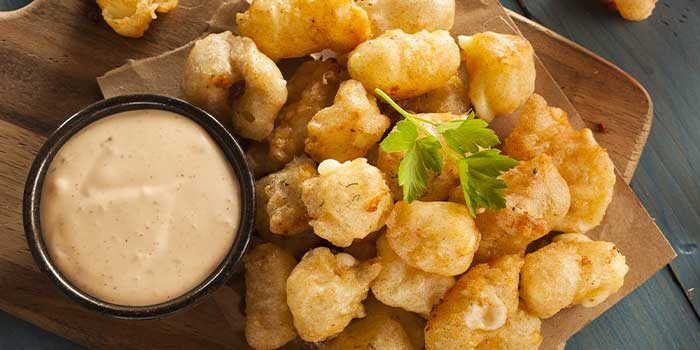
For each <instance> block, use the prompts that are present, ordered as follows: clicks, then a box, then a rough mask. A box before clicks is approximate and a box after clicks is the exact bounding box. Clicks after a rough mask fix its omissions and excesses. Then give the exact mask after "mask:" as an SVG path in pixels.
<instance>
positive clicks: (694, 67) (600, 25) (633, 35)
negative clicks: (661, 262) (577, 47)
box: [511, 0, 700, 313]
mask: <svg viewBox="0 0 700 350" xmlns="http://www.w3.org/2000/svg"><path fill="white" fill-rule="evenodd" d="M511 3H513V2H511ZM526 4H527V5H528V6H529V8H530V10H531V11H532V12H533V14H534V15H535V16H536V17H537V18H539V19H540V20H542V21H543V24H544V25H546V26H547V27H549V28H551V29H552V30H555V31H557V32H559V33H562V34H564V35H566V36H568V37H570V38H571V39H573V40H574V41H576V42H577V43H580V44H581V45H583V46H585V47H587V48H589V49H591V50H593V51H595V52H596V53H598V54H600V55H602V56H603V57H606V58H608V59H610V60H611V61H612V62H615V64H617V65H619V66H620V67H621V68H622V69H624V70H625V71H627V72H629V73H630V74H631V75H633V76H635V77H637V78H638V79H639V81H640V82H641V83H642V85H644V86H645V87H646V88H647V90H648V91H649V94H650V95H651V96H652V98H653V100H654V102H655V104H654V109H655V115H656V118H655V120H654V126H653V127H652V129H651V134H650V136H649V140H648V144H647V148H646V150H645V152H644V154H643V155H642V158H641V163H640V166H639V169H638V170H637V176H636V178H635V179H634V181H633V182H632V188H633V189H634V190H635V192H636V193H637V195H638V196H639V198H640V199H641V200H642V202H643V203H644V204H645V206H646V208H647V210H648V211H649V213H650V214H651V215H652V217H654V218H655V219H656V223H657V225H659V227H660V228H661V230H662V231H663V232H665V233H666V235H667V238H668V239H669V241H670V242H671V244H672V245H673V247H674V248H675V250H676V251H677V252H678V253H679V256H678V258H677V259H675V260H674V261H673V263H672V264H671V266H672V268H673V271H674V273H675V274H676V276H677V278H678V280H679V281H680V283H681V284H682V287H683V289H684V290H685V292H686V294H687V296H688V298H689V299H690V301H691V303H692V304H693V307H694V309H695V311H696V313H700V297H699V296H697V295H698V292H700V252H699V251H698V246H700V236H699V235H698V228H700V186H698V174H700V118H698V117H697V113H698V111H699V110H700V98H698V97H699V96H700V80H699V79H698V77H700V59H699V58H700V42H698V40H697V38H699V37H700V7H698V3H697V2H696V1H692V0H674V1H669V0H663V1H660V2H659V3H658V4H657V6H656V9H655V11H654V14H653V15H652V17H650V18H649V19H648V20H646V21H643V22H639V23H635V22H628V21H624V20H622V19H621V18H620V17H619V16H618V15H617V14H615V13H609V12H607V11H606V10H605V9H603V8H602V7H601V6H599V4H598V3H597V2H595V1H577V0H562V1H533V0H530V1H527V2H526ZM513 5H514V6H515V4H513Z"/></svg>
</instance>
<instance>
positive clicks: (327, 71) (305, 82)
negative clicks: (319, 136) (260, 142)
mask: <svg viewBox="0 0 700 350" xmlns="http://www.w3.org/2000/svg"><path fill="white" fill-rule="evenodd" d="M340 79H341V78H340V67H339V66H338V64H337V63H335V62H331V61H325V62H322V61H316V60H311V61H306V62H304V63H302V64H301V66H299V68H297V70H296V71H295V72H294V75H292V77H291V78H290V79H289V82H288V83H287V90H288V91H289V96H288V97H287V104H286V105H285V106H284V107H282V110H281V111H280V113H279V116H278V117H277V125H275V129H274V130H273V131H272V134H271V135H270V138H269V143H270V150H269V152H270V158H271V159H272V160H273V161H277V162H283V163H287V162H289V161H291V160H292V159H293V158H294V157H296V156H300V155H302V154H304V140H305V139H306V126H307V125H308V124H309V121H311V118H313V116H314V115H315V114H316V113H317V112H318V111H320V110H321V109H323V108H326V107H328V106H330V105H331V104H332V103H333V97H334V96H335V94H336V92H337V91H338V86H339V85H340Z"/></svg>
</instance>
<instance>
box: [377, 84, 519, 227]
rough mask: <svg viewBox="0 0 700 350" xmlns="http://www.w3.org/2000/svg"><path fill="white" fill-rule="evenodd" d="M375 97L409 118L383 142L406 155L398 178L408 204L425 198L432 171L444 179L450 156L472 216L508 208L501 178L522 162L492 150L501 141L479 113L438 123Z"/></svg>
mask: <svg viewBox="0 0 700 350" xmlns="http://www.w3.org/2000/svg"><path fill="white" fill-rule="evenodd" d="M374 92H375V93H376V94H377V96H379V97H381V98H382V99H384V100H385V101H386V102H387V103H388V104H389V105H391V107H393V108H394V109H395V110H396V111H397V112H399V114H401V116H403V117H404V119H403V120H401V121H399V122H398V123H397V124H396V129H395V130H394V131H392V132H391V133H389V135H387V137H385V138H384V140H382V142H381V143H380V147H381V148H382V150H383V151H384V152H387V153H392V152H405V155H404V157H403V159H402V160H401V163H400V164H399V179H398V180H399V185H400V186H401V188H402V190H403V197H404V200H406V201H408V202H409V203H410V202H412V201H414V200H415V199H417V198H418V197H420V196H421V195H422V194H423V191H424V190H425V188H426V187H427V186H428V171H432V172H434V173H435V174H439V173H440V172H441V171H442V168H443V166H444V164H445V156H447V157H449V158H451V159H453V160H454V161H455V162H456V164H457V170H458V171H459V180H460V184H461V187H462V193H463V194H464V200H465V201H466V204H467V208H469V212H470V213H471V215H472V216H476V210H477V208H480V207H483V208H492V209H501V208H504V207H505V204H506V203H505V198H504V194H503V189H505V188H506V187H507V185H506V183H505V181H503V180H501V179H499V178H498V176H500V175H501V174H502V173H503V172H505V171H508V170H509V169H511V168H513V167H515V166H516V165H518V162H517V161H516V160H514V159H512V158H510V157H508V156H506V155H503V154H501V151H500V150H498V149H496V148H492V147H493V146H496V145H498V144H499V143H500V141H499V140H498V136H497V135H496V133H495V132H494V131H493V130H491V129H489V127H488V123H486V122H485V121H483V120H481V119H476V118H475V115H474V112H470V113H469V114H467V118H466V119H464V120H453V121H449V122H446V123H437V122H434V121H432V120H427V119H424V118H421V117H420V116H418V115H415V114H412V113H408V112H406V111H405V110H404V109H403V108H401V106H399V105H398V104H396V102H394V100H392V99H391V97H389V96H388V95H387V94H386V93H384V91H382V90H380V89H375V90H374ZM424 124H428V125H432V126H434V127H435V129H436V130H437V132H438V133H439V134H440V135H442V137H443V139H444V140H445V144H447V147H446V148H444V147H443V146H442V144H441V143H440V141H439V140H438V139H437V137H435V136H434V135H433V134H432V133H431V132H429V131H428V130H427V129H426V128H425V127H424Z"/></svg>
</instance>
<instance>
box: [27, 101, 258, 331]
mask: <svg viewBox="0 0 700 350" xmlns="http://www.w3.org/2000/svg"><path fill="white" fill-rule="evenodd" d="M138 109H160V110H166V111H170V112H175V113H178V114H180V115H182V116H185V117H187V118H190V119H191V120H193V121H195V122H197V123H198V124H199V125H200V126H202V127H203V128H204V129H205V130H206V131H207V132H208V133H209V135H210V136H211V137H212V139H214V141H215V142H216V143H217V144H218V145H219V147H220V148H221V150H222V151H223V153H224V155H225V157H226V159H227V160H228V162H229V163H230V165H231V168H232V169H233V171H234V173H235V175H236V177H237V178H238V182H239V186H240V189H241V222H240V223H239V226H238V232H237V234H236V238H235V240H234V242H233V245H232V246H231V249H230V250H229V252H228V253H227V255H226V256H225V258H224V259H223V260H222V261H221V263H220V264H219V265H218V266H217V267H216V268H215V269H214V271H213V272H212V273H211V274H210V275H209V276H208V277H207V278H206V279H205V280H204V281H203V282H202V283H200V284H199V285H198V286H196V287H194V288H193V289H192V290H190V291H189V292H187V293H185V294H184V295H181V296H179V297H177V298H175V299H172V300H169V301H167V302H164V303H160V304H156V305H149V306H124V305H116V304H112V303H108V302H105V301H102V300H100V299H97V298H95V297H93V296H91V295H89V294H87V293H85V292H83V291H81V290H80V289H78V288H76V287H74V286H73V285H72V284H71V283H70V282H69V281H68V280H67V279H66V278H65V277H64V276H63V275H62V274H61V272H60V271H59V270H58V268H57V267H56V266H55V265H54V264H53V262H52V260H51V256H50V255H49V252H48V249H47V247H46V245H45V243H44V239H43V234H42V229H41V217H40V207H41V195H42V189H43V184H44V179H45V177H46V172H47V171H48V168H49V166H50V164H51V162H52V161H53V159H54V157H55V155H56V153H58V151H59V150H60V149H61V147H62V146H63V144H64V143H65V142H66V141H68V139H70V138H71V137H72V136H73V135H75V134H76V133H77V132H78V131H80V130H82V129H83V128H84V127H86V126H88V125H90V124H91V123H93V122H95V121H97V120H99V119H101V118H104V117H107V116H110V115H113V114H115V113H119V112H124V111H131V110H138ZM254 218H255V182H254V178H253V175H252V173H251V171H250V169H249V167H248V165H247V163H246V160H245V155H244V152H243V149H242V148H241V146H240V145H239V144H238V142H237V141H236V140H235V139H234V138H233V136H232V135H231V134H230V133H229V132H228V131H227V130H226V128H224V127H223V126H222V125H221V124H220V123H219V122H218V121H217V120H216V119H215V118H214V117H213V116H211V115H210V114H208V113H207V112H205V111H203V110H201V109H199V108H197V107H195V106H193V105H191V104H189V103H187V102H185V101H182V100H179V99H175V98H171V97H166V96H159V95H125V96H118V97H114V98H110V99H107V100H103V101H100V102H97V103H95V104H93V105H90V106H88V107H86V108H85V109H83V110H81V111H79V112H78V113H76V114H74V115H73V116H71V117H70V118H68V120H66V121H65V122H64V123H63V124H61V126H59V127H58V129H56V131H55V132H54V133H53V134H52V135H51V136H50V137H49V138H48V140H47V141H46V143H45V144H44V146H43V147H42V148H41V149H40V150H39V153H38V154H37V156H36V159H35V160H34V163H33V164H32V167H31V169H30V171H29V175H28V176H27V181H26V185H25V191H24V203H23V220H24V229H25V235H26V238H27V243H28V244H29V249H30V250H31V252H32V255H33V256H34V260H35V261H36V263H37V264H38V265H39V267H40V269H41V270H43V271H45V272H46V273H48V275H49V276H50V277H51V279H52V280H53V281H54V283H55V284H56V285H58V286H59V288H60V289H61V290H62V291H63V292H64V293H65V294H66V295H68V297H70V298H71V299H73V300H75V301H77V302H78V303H80V304H81V305H83V306H84V307H86V308H88V309H90V310H93V311H97V312H99V313H102V314H105V315H108V316H112V317H117V318H126V319H152V318H159V317H163V316H165V315H168V314H171V313H173V312H175V311H178V310H181V309H183V308H186V307H189V306H192V305H194V303H196V302H197V301H198V300H199V299H200V298H201V297H202V296H204V295H206V294H207V293H209V292H211V291H213V290H214V289H216V288H217V287H219V286H220V285H222V284H223V283H224V282H225V281H226V280H227V279H228V277H229V276H230V275H231V274H232V273H233V271H234V270H235V269H236V268H237V267H238V265H239V263H240V261H241V258H242V257H243V254H244V253H245V250H246V248H247V246H248V243H249V241H250V236H251V234H252V231H253V224H254V222H253V221H254Z"/></svg>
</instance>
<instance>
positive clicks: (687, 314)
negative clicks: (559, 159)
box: [0, 0, 700, 350]
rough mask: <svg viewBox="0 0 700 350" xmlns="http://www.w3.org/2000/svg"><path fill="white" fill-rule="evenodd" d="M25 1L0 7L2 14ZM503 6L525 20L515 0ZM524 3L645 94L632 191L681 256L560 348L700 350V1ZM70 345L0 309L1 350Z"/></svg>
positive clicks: (5, 0) (8, 0) (1, 1)
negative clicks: (610, 8)
mask: <svg viewBox="0 0 700 350" xmlns="http://www.w3.org/2000/svg"><path fill="white" fill-rule="evenodd" d="M30 1H31V0H0V10H7V9H14V8H18V7H21V6H22V5H24V4H26V3H28V2H30ZM457 1H459V0H457ZM502 2H503V4H504V5H505V6H506V7H508V8H510V9H512V10H515V11H517V12H519V13H521V14H523V13H524V12H523V10H522V8H521V7H520V6H519V5H518V1H516V0H503V1H502ZM522 2H523V3H524V5H525V6H527V8H528V9H529V13H530V14H531V15H532V16H533V17H534V19H536V20H537V21H539V22H541V23H542V24H544V25H545V26H547V27H549V28H551V29H553V30H554V31H556V32H558V33H560V34H562V35H564V36H566V37H569V38H570V39H572V40H574V41H575V42H577V43H579V44H581V45H582V46H584V47H586V48H588V49H590V50H592V51H593V52H596V53H597V54H599V55H601V56H603V57H605V58H606V59H608V60H610V61H612V62H613V63H615V64H617V65H618V66H620V67H621V68H622V69H624V70H625V71H627V72H629V73H630V74H631V75H632V76H634V77H636V78H637V79H638V80H639V81H640V82H641V83H642V85H644V86H645V87H646V88H647V90H648V91H649V93H650V94H651V96H652V99H653V100H654V110H655V111H654V124H653V126H652V129H651V134H650V136H649V141H648V144H647V146H646V148H645V150H644V153H643V154H642V158H641V161H640V162H639V168H638V169H637V172H636V174H635V177H634V179H633V181H632V188H633V189H634V191H635V192H636V193H637V195H638V196H639V198H640V199H641V201H642V202H643V203H644V205H645V206H646V208H647V209H648V210H649V213H650V214H651V216H652V217H654V218H655V219H656V223H657V224H658V225H659V227H660V228H661V230H662V231H663V232H664V233H665V234H666V237H667V238H668V239H669V241H671V243H672V245H673V246H674V248H675V249H676V251H677V252H678V254H679V256H678V258H677V259H676V260H675V261H674V262H673V263H672V264H671V265H670V266H668V267H666V268H665V269H663V270H662V271H660V272H659V273H657V274H656V275H655V276H654V277H652V278H651V279H650V280H649V281H648V282H646V283H645V284H644V285H642V286H641V287H640V288H639V289H637V290H636V291H635V292H634V293H632V294H631V295H629V296H628V297H626V298H625V299H624V300H622V301H621V302H620V303H618V304H617V305H615V306H614V307H613V308H612V309H610V310H609V311H607V312H606V313H605V314H603V316H601V317H600V318H598V319H597V320H596V321H594V322H593V323H592V324H591V325H589V326H588V327H586V328H585V329H584V330H582V331H581V332H579V333H578V334H576V335H575V336H574V337H573V338H572V339H571V340H570V341H569V342H568V344H567V349H635V350H636V349H700V319H699V315H700V313H699V311H700V297H698V296H697V295H698V293H700V252H698V251H697V250H698V245H700V2H699V1H697V0H673V1H670V0H660V1H659V3H658V4H657V8H656V10H655V11H654V14H653V16H652V17H651V18H650V19H648V20H647V21H644V22H639V23H634V22H627V21H624V20H622V19H620V17H619V16H618V15H616V14H614V13H610V12H607V11H606V10H605V9H604V8H603V6H601V5H600V0H522ZM0 59H2V58H0ZM0 288H2V286H0ZM76 348H78V346H77V345H75V344H73V343H71V342H70V341H68V340H65V339H63V338H61V337H59V336H56V335H53V334H50V333H47V332H45V331H43V330H41V329H38V328H36V327H35V326H33V325H31V324H29V323H26V322H24V321H22V320H19V319H17V318H15V317H13V316H10V315H8V314H6V313H3V312H0V349H76Z"/></svg>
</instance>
